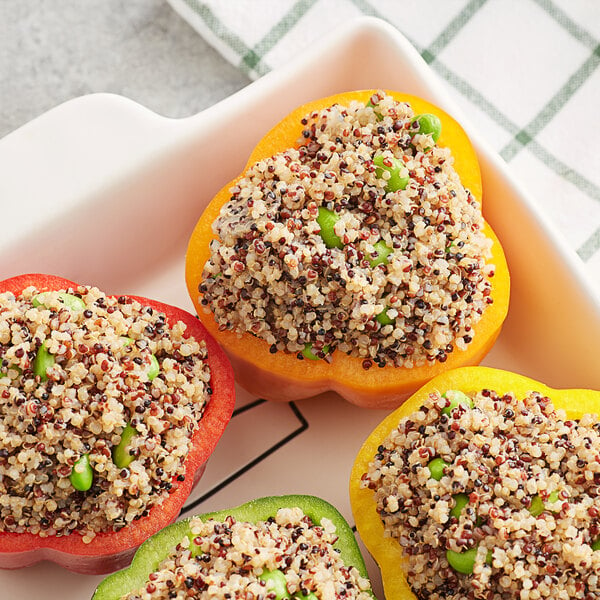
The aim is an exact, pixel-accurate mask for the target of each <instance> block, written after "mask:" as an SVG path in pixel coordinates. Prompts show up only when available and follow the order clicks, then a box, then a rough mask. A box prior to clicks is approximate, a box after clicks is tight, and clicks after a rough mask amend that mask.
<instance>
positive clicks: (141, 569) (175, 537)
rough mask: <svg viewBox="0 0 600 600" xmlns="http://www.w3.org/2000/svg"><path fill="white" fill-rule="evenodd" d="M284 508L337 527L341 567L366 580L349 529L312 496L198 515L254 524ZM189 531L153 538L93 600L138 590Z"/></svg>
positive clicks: (182, 527) (175, 528) (182, 528)
mask: <svg viewBox="0 0 600 600" xmlns="http://www.w3.org/2000/svg"><path fill="white" fill-rule="evenodd" d="M285 507H298V508H301V509H302V511H303V512H304V514H305V515H307V516H309V517H310V518H311V519H312V521H313V522H314V523H320V522H321V519H322V518H323V517H326V518H327V519H329V520H331V521H332V522H333V524H334V525H335V527H336V535H338V536H339V539H338V541H337V542H336V544H335V547H336V548H337V549H339V550H340V556H341V557H342V559H343V561H344V564H345V565H347V566H348V565H353V566H355V567H356V568H357V569H358V571H359V572H360V574H361V575H362V576H363V577H365V578H366V577H368V575H367V570H366V568H365V564H364V561H363V558H362V555H361V553H360V550H359V549H358V545H357V543H356V540H355V539H354V534H353V532H352V529H350V526H349V525H348V523H347V522H346V521H345V519H344V517H342V515H341V514H340V513H339V512H338V511H337V509H335V508H334V507H333V506H332V505H331V504H329V503H328V502H325V501H324V500H321V499H320V498H316V497H315V496H302V495H289V496H268V497H266V498H259V499H257V500H252V501H250V502H247V503H246V504H242V505H241V506H238V507H236V508H230V509H227V510H221V511H218V512H212V513H208V514H205V515H201V517H202V519H204V520H206V519H215V520H218V521H222V520H224V519H225V518H226V517H227V516H229V515H230V516H232V517H234V518H235V519H236V521H245V522H249V523H257V522H259V521H265V520H267V519H268V518H269V517H274V516H275V514H276V513H277V511H278V510H279V509H280V508H285ZM189 531H190V528H189V519H184V520H182V521H179V522H177V523H174V524H173V525H170V526H169V527H166V528H165V529H163V530H162V531H161V532H159V533H157V534H156V535H154V536H153V537H152V538H150V539H149V540H148V541H147V542H146V543H145V544H142V546H141V547H140V549H139V550H138V551H137V553H136V555H135V557H134V558H133V562H132V563H131V566H130V567H129V568H128V569H125V570H123V571H120V572H119V573H114V574H113V575H110V576H109V577H107V578H106V579H105V580H104V581H102V582H101V583H100V585H99V586H98V587H97V589H96V591H95V593H94V595H93V597H92V600H118V598H120V597H122V596H124V595H125V594H127V593H128V592H131V591H133V590H137V589H139V588H141V587H142V586H143V585H144V583H145V582H146V581H147V580H148V575H149V574H150V573H151V572H153V571H154V570H156V568H157V566H158V564H159V563H160V562H161V561H162V559H163V558H164V557H165V556H167V554H168V552H169V551H170V550H171V549H172V548H174V547H175V546H176V545H177V544H178V543H179V542H180V541H181V540H182V539H183V537H184V536H186V535H187V534H188V532H189Z"/></svg>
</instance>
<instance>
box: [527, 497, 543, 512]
mask: <svg viewBox="0 0 600 600" xmlns="http://www.w3.org/2000/svg"><path fill="white" fill-rule="evenodd" d="M529 512H530V513H531V514H532V515H533V516H534V517H537V516H539V515H541V514H542V513H543V512H544V502H543V500H542V499H541V498H540V496H539V495H538V494H536V495H535V496H534V497H533V498H532V499H531V504H530V505H529Z"/></svg>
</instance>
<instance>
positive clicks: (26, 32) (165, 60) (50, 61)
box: [0, 0, 249, 137]
mask: <svg viewBox="0 0 600 600" xmlns="http://www.w3.org/2000/svg"><path fill="white" fill-rule="evenodd" d="M247 83H249V79H248V78H247V76H246V75H244V74H243V73H241V72H240V71H239V70H238V69H236V68H235V67H233V66H231V65H230V64H229V63H228V62H227V61H226V60H225V59H224V58H222V57H221V55H219V54H218V53H217V52H216V51H215V50H214V49H213V48H212V47H210V46H209V45H208V44H207V43H206V42H205V41H204V39H203V38H202V37H200V36H199V35H198V34H197V33H196V32H195V31H194V30H193V29H192V28H191V27H190V26H189V25H188V24H187V23H186V22H185V21H184V20H182V19H181V17H180V16H179V15H178V14H176V13H175V12H174V11H173V9H172V8H171V7H170V6H169V5H168V4H167V3H166V2H164V1H163V0H102V1H101V2H98V1H94V0H53V1H52V2H39V1H38V0H2V2H0V97H1V101H0V137H2V136H4V135H6V134H7V133H9V132H11V131H13V130H14V129H16V128H17V127H19V126H21V125H23V124H24V123H26V122H27V121H29V120H31V119H33V118H34V117H36V116H38V115H40V114H42V113H43V112H45V111H47V110H48V109H50V108H52V107H54V106H56V105H57V104H59V103H61V102H63V101H65V100H68V99H70V98H74V97H76V96H81V95H83V94H88V93H91V92H100V91H101V92H114V93H117V94H122V95H124V96H127V97H129V98H132V99H133V100H136V101H137V102H140V103H141V104H143V105H144V106H147V107H148V108H150V109H152V110H154V111H155V112H158V113H160V114H163V115H166V116H171V117H181V116H187V115H192V114H195V113H197V112H198V111H200V110H202V109H204V108H206V107H207V106H210V105H212V104H214V103H215V102H217V101H219V100H221V99H222V98H225V97H226V96H229V95H230V94H232V93H233V92H235V91H237V90H239V89H240V88H242V87H244V86H245V85H246V84H247Z"/></svg>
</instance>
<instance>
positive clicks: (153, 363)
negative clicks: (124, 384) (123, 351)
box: [121, 335, 160, 381]
mask: <svg viewBox="0 0 600 600" xmlns="http://www.w3.org/2000/svg"><path fill="white" fill-rule="evenodd" d="M121 339H122V340H123V346H131V344H133V339H132V338H130V337H127V336H126V335H122V336H121ZM159 373H160V365H159V364H158V359H157V358H156V356H154V354H153V355H152V356H151V357H150V367H148V380H149V381H152V380H153V379H154V378H155V377H156V376H157V375H158V374H159Z"/></svg>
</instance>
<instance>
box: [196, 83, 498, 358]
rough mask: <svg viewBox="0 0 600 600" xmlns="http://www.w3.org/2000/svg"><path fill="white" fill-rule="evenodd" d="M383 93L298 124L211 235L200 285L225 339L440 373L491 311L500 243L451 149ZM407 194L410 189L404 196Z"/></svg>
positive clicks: (250, 177)
mask: <svg viewBox="0 0 600 600" xmlns="http://www.w3.org/2000/svg"><path fill="white" fill-rule="evenodd" d="M418 117H419V116H418V115H415V114H414V112H413V110H412V108H411V107H410V105H408V104H406V103H401V102H397V101H395V100H394V99H393V98H392V97H390V96H387V95H385V94H384V93H383V92H378V93H376V94H374V95H373V96H372V97H371V100H370V102H369V103H368V104H366V105H365V104H364V103H360V102H356V101H353V102H351V103H349V105H348V106H341V105H338V104H336V105H333V106H331V107H329V108H326V109H324V110H321V111H317V112H313V113H311V114H308V115H306V117H305V118H303V119H302V127H303V132H302V137H301V139H300V140H298V142H297V147H295V148H290V149H287V150H285V151H283V152H280V153H278V154H276V155H274V156H272V157H270V158H266V159H264V160H261V161H259V162H258V163H256V164H255V165H253V166H252V167H250V168H249V169H248V171H247V172H246V173H245V175H244V176H243V177H242V179H241V180H240V181H239V182H238V183H237V184H236V185H235V186H234V187H233V188H231V198H230V200H229V201H228V202H227V203H226V204H225V205H224V206H223V208H222V210H221V212H220V215H219V217H218V218H217V219H216V220H215V222H214V223H213V231H214V233H215V235H216V236H217V239H215V240H213V241H212V242H211V245H210V250H211V257H210V259H209V260H208V261H207V262H206V264H205V266H204V270H203V274H202V279H203V281H202V283H201V284H200V286H199V291H200V294H201V303H202V304H203V305H204V306H205V307H206V311H207V312H211V313H212V314H213V315H214V318H215V320H216V322H217V323H218V324H219V327H220V328H221V329H223V330H224V329H231V330H235V331H237V332H239V333H243V332H249V333H251V334H252V335H255V336H258V337H259V338H261V339H263V340H265V341H266V342H267V343H268V344H269V345H270V350H271V352H272V353H275V352H278V351H282V352H288V353H296V354H297V355H298V358H311V359H319V358H320V359H326V360H328V359H330V355H331V353H332V352H334V351H335V350H339V351H341V352H344V353H346V354H348V355H349V356H353V357H358V358H361V359H362V361H363V367H364V368H369V367H371V366H372V365H373V364H377V365H378V366H380V367H384V366H386V365H394V366H396V367H412V366H419V365H423V364H426V363H428V362H435V361H440V362H444V361H445V360H446V359H447V355H448V353H450V352H453V351H454V350H464V349H466V347H467V346H468V344H469V343H471V341H472V340H473V335H474V330H473V326H474V325H475V324H476V323H477V322H478V321H479V319H480V318H481V315H482V314H483V311H484V310H485V308H486V306H487V305H488V304H491V303H492V301H493V300H492V296H491V282H490V278H491V277H492V276H493V274H494V266H493V265H492V264H489V263H488V262H486V260H487V259H489V256H490V247H491V240H490V239H489V238H488V237H487V236H486V235H485V234H484V232H483V227H484V221H483V217H482V214H481V207H480V204H479V202H478V200H477V199H476V198H474V197H473V195H472V194H471V193H470V192H469V190H467V189H465V188H464V187H463V185H462V184H461V181H460V178H459V177H458V175H457V173H456V171H455V170H454V168H453V166H452V165H453V158H452V155H451V152H450V150H449V149H448V148H442V147H440V146H438V145H437V144H436V143H435V141H434V139H433V138H434V136H433V134H431V133H420V130H419V120H418ZM402 186H405V187H404V188H403V189H401V188H402Z"/></svg>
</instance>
